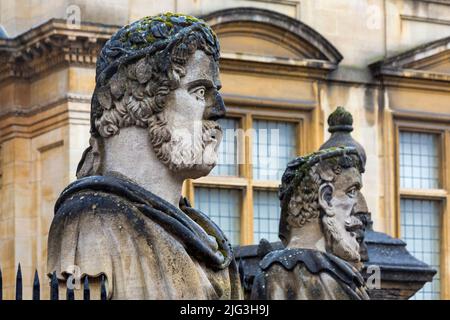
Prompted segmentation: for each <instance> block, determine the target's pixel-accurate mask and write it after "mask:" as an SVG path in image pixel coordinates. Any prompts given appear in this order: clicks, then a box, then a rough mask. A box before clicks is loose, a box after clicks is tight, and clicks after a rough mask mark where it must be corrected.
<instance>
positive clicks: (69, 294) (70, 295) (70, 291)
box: [66, 285, 75, 300]
mask: <svg viewBox="0 0 450 320" xmlns="http://www.w3.org/2000/svg"><path fill="white" fill-rule="evenodd" d="M66 300H75V294H74V292H73V288H70V287H69V285H67V291H66Z"/></svg>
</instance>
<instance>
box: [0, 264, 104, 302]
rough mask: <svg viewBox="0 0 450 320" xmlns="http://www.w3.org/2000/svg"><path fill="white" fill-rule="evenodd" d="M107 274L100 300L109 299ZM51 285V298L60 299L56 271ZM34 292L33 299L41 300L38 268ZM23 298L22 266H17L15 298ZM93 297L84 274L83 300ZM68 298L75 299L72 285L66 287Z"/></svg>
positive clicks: (0, 294)
mask: <svg viewBox="0 0 450 320" xmlns="http://www.w3.org/2000/svg"><path fill="white" fill-rule="evenodd" d="M105 282H106V281H105V276H104V275H101V277H100V300H107V294H106V283H105ZM49 287H50V300H59V281H58V278H57V277H56V272H53V274H52V277H51V279H50V281H49ZM32 290H33V292H32V300H41V283H40V280H39V274H38V272H37V270H36V271H35V272H34V279H33V289H32ZM22 299H23V279H22V268H21V266H20V263H19V266H18V267H17V273H16V292H15V300H22ZM90 299H91V290H90V288H89V277H88V276H84V280H83V300H90ZM0 300H3V275H2V269H1V268H0ZM66 300H75V292H74V289H73V287H72V286H67V288H66Z"/></svg>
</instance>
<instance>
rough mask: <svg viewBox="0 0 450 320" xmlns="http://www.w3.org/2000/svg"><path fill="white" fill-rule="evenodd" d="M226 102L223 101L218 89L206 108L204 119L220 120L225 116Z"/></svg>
mask: <svg viewBox="0 0 450 320" xmlns="http://www.w3.org/2000/svg"><path fill="white" fill-rule="evenodd" d="M225 112H226V109H225V103H224V102H223V99H222V96H221V95H220V93H219V92H218V91H215V92H214V96H213V102H212V104H211V105H210V106H208V108H207V109H206V110H205V114H204V117H203V118H204V119H206V120H214V121H215V120H218V119H220V118H223V117H225Z"/></svg>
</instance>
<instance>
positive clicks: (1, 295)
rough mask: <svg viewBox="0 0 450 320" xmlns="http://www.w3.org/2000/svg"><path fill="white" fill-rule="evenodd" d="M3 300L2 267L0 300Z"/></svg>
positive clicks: (0, 273) (0, 272) (0, 271)
mask: <svg viewBox="0 0 450 320" xmlns="http://www.w3.org/2000/svg"><path fill="white" fill-rule="evenodd" d="M1 300H3V275H2V268H0V301H1Z"/></svg>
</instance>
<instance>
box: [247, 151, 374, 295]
mask: <svg viewBox="0 0 450 320" xmlns="http://www.w3.org/2000/svg"><path fill="white" fill-rule="evenodd" d="M363 166H364V163H363V161H362V158H361V156H360V153H359V152H358V151H357V150H356V149H355V148H354V147H332V148H327V149H323V150H320V151H318V152H315V153H313V154H310V155H307V156H304V157H299V158H296V159H294V160H293V161H291V162H290V163H289V164H288V165H287V169H286V171H285V173H284V174H283V177H282V183H281V186H280V190H279V197H280V202H281V216H280V232H279V235H280V239H281V240H282V242H283V244H284V246H285V248H284V249H282V250H276V251H272V252H270V253H269V254H267V255H266V256H265V257H264V258H263V259H262V261H261V262H260V267H261V272H260V273H259V274H258V275H257V276H256V278H255V281H254V285H253V289H252V298H253V299H283V300H284V299H294V300H297V299H298V300H310V299H313V300H316V299H317V300H335V299H339V300H340V299H352V300H361V299H369V297H368V295H367V293H366V289H365V285H364V280H363V278H362V276H361V275H360V273H359V272H358V269H357V267H359V266H360V261H361V256H360V252H359V250H360V248H359V242H358V240H357V238H356V237H357V234H356V233H355V232H354V230H356V229H358V228H359V227H360V225H361V221H360V220H359V219H358V218H357V217H356V216H355V213H356V207H357V205H358V202H359V200H358V199H359V195H360V193H359V190H360V188H361V187H362V182H361V172H362V171H363Z"/></svg>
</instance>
